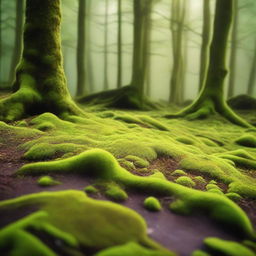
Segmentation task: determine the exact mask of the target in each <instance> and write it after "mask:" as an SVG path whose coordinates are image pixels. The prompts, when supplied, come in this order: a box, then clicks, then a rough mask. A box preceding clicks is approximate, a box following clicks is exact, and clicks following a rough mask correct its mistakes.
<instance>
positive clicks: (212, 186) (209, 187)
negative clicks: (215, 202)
mask: <svg viewBox="0 0 256 256" xmlns="http://www.w3.org/2000/svg"><path fill="white" fill-rule="evenodd" d="M206 189H207V190H210V189H219V190H221V189H220V187H219V186H218V185H216V184H212V183H209V184H207V185H206Z"/></svg>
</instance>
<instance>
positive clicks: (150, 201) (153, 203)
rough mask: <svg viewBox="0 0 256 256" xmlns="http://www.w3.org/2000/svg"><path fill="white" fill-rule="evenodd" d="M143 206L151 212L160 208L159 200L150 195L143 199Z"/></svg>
mask: <svg viewBox="0 0 256 256" xmlns="http://www.w3.org/2000/svg"><path fill="white" fill-rule="evenodd" d="M144 207H145V208H146V209H147V210H149V211H152V212H158V211H160V210H161V209H162V206H161V203H160V202H159V200H158V199H157V198H155V197H153V196H150V197H148V198H146V199H145V200H144Z"/></svg>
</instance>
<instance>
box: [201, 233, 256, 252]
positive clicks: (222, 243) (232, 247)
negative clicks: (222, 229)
mask: <svg viewBox="0 0 256 256" xmlns="http://www.w3.org/2000/svg"><path fill="white" fill-rule="evenodd" d="M204 244H205V245H206V246H207V247H208V248H210V249H211V250H212V251H214V252H215V253H218V254H219V255H225V256H241V255H243V256H253V255H255V254H254V252H253V251H251V250H250V249H249V248H247V247H245V246H243V245H242V244H239V243H237V242H233V241H226V240H221V239H219V238H215V237H209V238H206V239H205V240H204Z"/></svg>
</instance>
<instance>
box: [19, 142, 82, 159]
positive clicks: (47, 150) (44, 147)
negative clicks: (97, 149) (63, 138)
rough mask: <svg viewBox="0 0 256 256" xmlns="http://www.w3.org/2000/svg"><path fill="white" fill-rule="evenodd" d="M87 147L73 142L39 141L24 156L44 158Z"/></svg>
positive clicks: (27, 157) (26, 157)
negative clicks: (54, 142) (52, 142)
mask: <svg viewBox="0 0 256 256" xmlns="http://www.w3.org/2000/svg"><path fill="white" fill-rule="evenodd" d="M85 149H86V147H84V146H78V145H75V144H72V143H62V144H48V143H39V144H36V145H33V146H32V147H31V148H30V149H29V150H28V151H27V152H26V153H25V154H24V156H23V158H24V159H27V160H44V159H51V158H54V156H56V155H59V154H65V153H71V152H79V151H80V152H81V151H83V150H85Z"/></svg>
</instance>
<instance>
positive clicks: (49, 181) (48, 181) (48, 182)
mask: <svg viewBox="0 0 256 256" xmlns="http://www.w3.org/2000/svg"><path fill="white" fill-rule="evenodd" d="M37 184H38V185H40V186H43V187H47V186H53V185H59V184H61V182H59V181H56V180H54V179H53V178H52V177H50V176H43V177H41V178H39V179H38V180H37Z"/></svg>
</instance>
